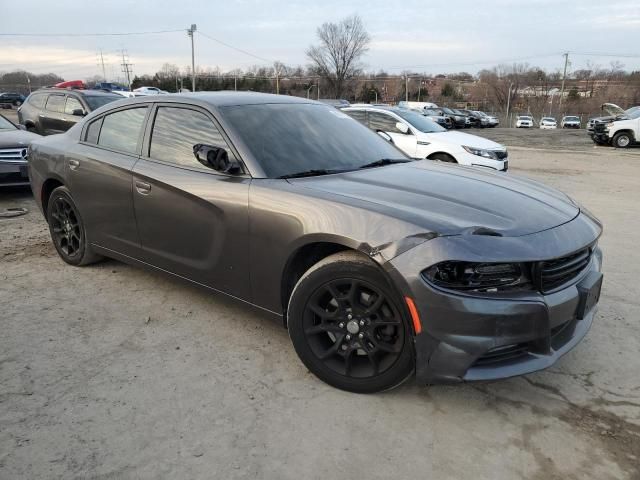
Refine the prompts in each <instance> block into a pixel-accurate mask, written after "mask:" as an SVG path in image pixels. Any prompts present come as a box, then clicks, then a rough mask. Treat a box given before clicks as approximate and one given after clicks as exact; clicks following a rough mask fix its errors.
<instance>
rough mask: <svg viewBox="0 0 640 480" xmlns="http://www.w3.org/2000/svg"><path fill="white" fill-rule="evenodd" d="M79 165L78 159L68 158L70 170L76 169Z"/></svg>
mask: <svg viewBox="0 0 640 480" xmlns="http://www.w3.org/2000/svg"><path fill="white" fill-rule="evenodd" d="M79 166H80V162H79V161H78V160H69V168H70V169H71V170H77V169H78V167H79Z"/></svg>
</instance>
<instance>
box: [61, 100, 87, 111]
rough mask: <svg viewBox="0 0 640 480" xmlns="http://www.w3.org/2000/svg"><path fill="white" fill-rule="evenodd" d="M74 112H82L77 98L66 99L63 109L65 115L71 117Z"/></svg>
mask: <svg viewBox="0 0 640 480" xmlns="http://www.w3.org/2000/svg"><path fill="white" fill-rule="evenodd" d="M74 110H82V111H84V108H83V107H82V104H81V103H80V100H78V99H77V98H73V97H67V103H66V105H65V107H64V113H66V114H67V115H73V111H74Z"/></svg>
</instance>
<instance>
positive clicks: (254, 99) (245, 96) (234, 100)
mask: <svg viewBox="0 0 640 480" xmlns="http://www.w3.org/2000/svg"><path fill="white" fill-rule="evenodd" d="M138 98H141V97H138ZM138 98H137V99H138ZM185 99H193V100H198V101H200V102H204V103H208V104H209V105H212V106H214V107H224V106H232V105H261V104H274V103H308V104H318V105H322V104H321V103H320V102H316V101H315V100H309V99H306V98H300V97H292V96H289V95H274V94H272V93H258V92H236V91H233V90H231V91H230V90H222V91H218V92H187V93H169V94H166V95H162V98H161V99H159V98H149V97H142V98H141V100H142V101H144V100H147V101H155V102H158V101H165V100H185ZM324 105H325V106H326V104H324Z"/></svg>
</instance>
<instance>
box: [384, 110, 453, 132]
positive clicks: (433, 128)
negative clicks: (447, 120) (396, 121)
mask: <svg viewBox="0 0 640 480" xmlns="http://www.w3.org/2000/svg"><path fill="white" fill-rule="evenodd" d="M394 113H395V114H396V115H398V116H399V117H402V118H403V119H405V120H406V121H407V122H409V123H410V124H411V126H412V127H413V128H415V129H417V130H420V131H421V132H423V133H436V132H446V131H447V129H446V128H442V127H441V126H440V125H438V124H437V123H436V122H434V121H433V120H431V119H430V118H429V117H425V116H424V115H422V114H420V113H416V112H412V111H409V110H406V111H405V110H395V111H394Z"/></svg>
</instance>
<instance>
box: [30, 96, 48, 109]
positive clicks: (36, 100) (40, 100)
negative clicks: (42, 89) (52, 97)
mask: <svg viewBox="0 0 640 480" xmlns="http://www.w3.org/2000/svg"><path fill="white" fill-rule="evenodd" d="M46 99H47V96H46V95H31V96H30V97H29V105H33V106H34V107H36V108H42V107H44V101H45V100H46Z"/></svg>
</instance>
